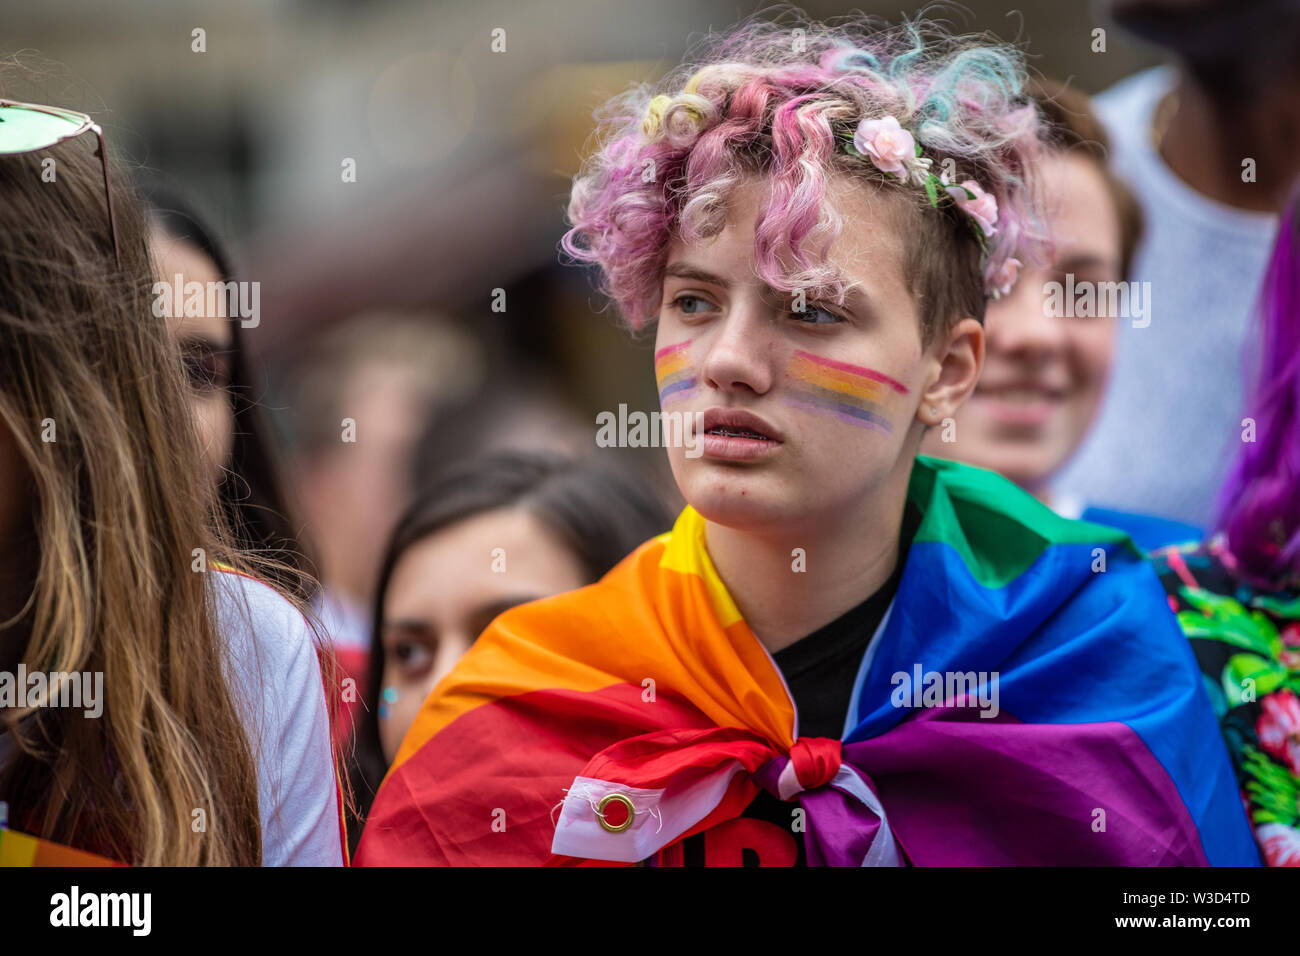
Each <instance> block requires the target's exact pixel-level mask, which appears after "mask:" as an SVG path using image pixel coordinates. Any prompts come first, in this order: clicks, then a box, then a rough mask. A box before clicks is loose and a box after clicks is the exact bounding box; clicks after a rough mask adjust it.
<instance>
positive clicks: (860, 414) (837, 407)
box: [785, 392, 894, 435]
mask: <svg viewBox="0 0 1300 956" xmlns="http://www.w3.org/2000/svg"><path fill="white" fill-rule="evenodd" d="M785 403H786V404H787V405H796V406H798V407H800V408H803V409H806V410H807V411H810V412H823V413H826V412H829V413H830V414H832V415H834V416H835V417H836V418H838V419H840V420H841V421H844V422H848V423H849V424H850V425H863V426H866V427H867V428H874V429H875V430H876V431H879V432H884V433H885V434H887V435H888V434H891V433H892V432H893V430H894V426H893V425H891V424H890V423H889V422H888V420H886V419H884V418H882V417H881V416H879V415H875V414H873V413H871V412H869V411H867V410H866V409H863V408H854V407H852V406H850V405H842V404H840V403H838V402H828V401H826V400H824V399H820V398H817V397H816V396H812V395H805V394H802V393H799V392H792V393H790V394H787V395H786V397H785Z"/></svg>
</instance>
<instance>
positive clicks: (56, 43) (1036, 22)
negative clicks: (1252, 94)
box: [0, 0, 1154, 543]
mask: <svg viewBox="0 0 1300 956" xmlns="http://www.w3.org/2000/svg"><path fill="white" fill-rule="evenodd" d="M759 6H760V5H757V4H755V5H746V4H739V3H723V2H718V0H654V2H647V0H442V2H440V0H432V2H430V0H328V2H327V0H221V2H219V3H215V2H212V0H131V2H129V3H128V2H122V0H112V2H106V0H0V23H3V30H2V31H0V53H2V54H4V55H14V54H18V55H19V56H20V57H21V58H23V59H28V58H31V60H32V62H34V63H37V64H38V65H42V66H43V67H45V66H48V67H49V70H48V73H47V74H46V76H45V78H44V80H43V81H42V84H41V89H39V90H35V91H21V92H23V93H24V94H25V95H26V96H27V97H29V98H33V99H35V98H38V97H39V101H41V102H46V103H53V104H59V105H64V106H70V107H75V108H81V109H84V110H86V111H87V112H90V113H92V114H93V115H95V116H96V118H97V119H99V120H100V122H101V123H102V124H103V126H104V127H105V131H106V134H107V136H108V141H109V143H110V147H111V148H112V149H114V150H116V151H117V152H118V154H119V155H120V156H122V157H123V158H125V159H126V160H127V161H128V162H129V163H130V164H132V165H134V166H137V167H139V168H140V172H141V174H142V175H144V176H147V177H149V178H153V179H161V180H162V181H164V182H166V183H169V184H170V185H172V186H173V187H175V188H177V189H179V190H180V191H181V192H182V193H183V194H185V195H186V196H188V197H189V198H190V199H191V200H192V201H193V202H194V204H195V205H196V206H197V207H198V208H199V209H200V210H201V211H203V212H204V213H206V214H207V216H208V218H209V219H210V220H211V222H212V224H213V225H214V226H215V228H216V230H217V231H218V232H219V233H220V234H221V236H222V237H223V238H224V239H225V240H226V241H227V243H228V244H229V245H230V246H231V248H232V250H233V252H234V257H235V259H236V262H237V264H238V268H239V272H240V278H244V279H249V280H256V281H259V282H260V283H261V293H262V295H261V312H262V320H261V324H260V326H259V327H257V328H256V329H252V330H249V334H248V336H247V341H248V342H249V343H250V344H251V347H252V348H253V350H254V351H255V352H256V353H257V354H258V355H259V356H260V358H261V359H262V360H263V361H264V362H265V363H266V367H267V369H268V370H269V386H268V391H267V395H268V396H269V400H270V401H269V403H270V404H271V405H272V406H273V408H274V409H276V411H277V417H278V420H279V422H280V426H281V433H282V435H283V437H284V440H285V442H286V447H287V449H288V450H290V451H293V449H294V448H295V446H296V444H298V445H300V444H301V443H302V441H303V432H304V431H311V428H307V429H304V428H303V426H302V423H301V421H298V422H295V420H294V416H293V411H294V409H293V407H292V406H293V404H294V401H295V398H294V395H295V394H298V392H301V391H302V390H303V389H305V390H306V393H312V394H315V395H317V399H316V400H315V404H314V405H313V406H312V407H313V408H321V409H324V408H326V407H327V406H330V404H331V403H330V402H324V401H321V400H319V395H320V393H321V392H322V391H325V392H328V391H329V389H330V385H331V381H332V380H330V379H329V378H328V377H327V378H326V379H325V382H324V385H323V386H322V383H321V380H320V374H318V375H317V376H316V378H315V380H309V381H308V382H307V384H306V385H302V384H301V381H300V379H301V376H298V375H297V372H296V370H295V365H297V364H299V363H300V362H301V361H302V360H303V357H304V356H310V355H313V354H315V353H316V352H317V351H319V349H318V348H317V347H318V346H320V345H321V343H325V342H328V341H329V340H330V338H331V336H330V335H329V334H327V333H328V332H329V330H330V329H331V328H333V327H337V326H340V325H342V324H345V323H346V321H347V320H348V319H349V318H353V319H355V318H356V317H357V316H363V317H364V316H366V315H373V314H375V313H384V314H386V315H389V316H391V315H402V316H406V317H408V318H410V317H414V320H415V321H416V322H417V323H418V322H420V321H426V322H427V323H429V324H430V326H437V328H438V329H439V330H440V331H438V332H437V335H445V333H446V330H447V328H452V329H454V330H455V332H456V334H457V335H459V336H460V340H461V344H460V345H457V346H456V348H461V349H462V350H463V353H457V356H458V357H457V358H456V360H455V361H453V362H451V363H450V364H451V365H452V366H454V369H453V371H454V372H455V373H456V374H455V375H454V376H453V377H454V378H455V387H454V388H453V387H451V386H450V385H447V387H442V386H444V385H446V382H444V381H437V382H431V383H427V384H428V385H429V389H426V391H430V394H433V393H437V395H438V400H439V401H441V402H442V403H443V406H444V407H445V408H448V409H452V410H456V409H464V408H465V400H466V396H467V395H469V396H471V398H472V396H473V395H474V394H476V390H477V394H483V393H484V391H483V390H486V393H487V394H490V395H493V396H495V397H496V400H495V401H494V402H493V403H491V404H490V405H486V406H485V405H484V404H483V403H479V404H478V405H477V411H478V412H479V413H480V414H481V415H482V416H484V417H485V418H487V419H488V421H486V422H479V423H478V425H477V427H464V426H463V424H462V427H460V428H459V429H456V428H442V429H440V428H435V429H434V430H433V434H436V435H439V436H441V438H440V439H439V440H438V441H436V442H434V443H432V444H430V443H429V442H428V441H427V440H426V442H425V443H424V444H425V447H424V449H423V450H422V451H420V450H416V451H414V452H412V453H411V454H410V455H408V456H407V458H406V459H405V460H406V461H407V462H408V463H409V464H411V465H413V466H414V467H415V468H416V469H417V470H427V469H430V468H433V467H436V466H437V464H439V459H440V457H445V456H446V455H451V454H462V453H465V452H467V451H470V450H473V449H471V448H467V447H465V446H466V445H467V444H468V445H475V444H478V443H487V444H490V443H492V442H493V441H497V442H499V441H504V440H506V438H505V437H503V436H509V440H510V441H512V442H514V443H530V442H531V443H534V444H542V445H554V444H561V445H569V446H571V447H575V448H580V447H582V446H583V445H584V444H585V445H587V446H590V445H592V444H593V437H592V436H594V432H595V425H594V419H595V414H596V412H597V411H599V410H603V409H610V410H615V409H617V408H618V405H619V403H621V402H626V403H628V404H629V406H630V407H632V408H640V409H644V410H652V409H655V408H657V396H656V392H655V385H654V377H653V373H652V368H651V362H650V358H649V352H650V342H649V341H643V342H640V343H630V342H629V341H628V338H627V336H626V335H625V334H624V333H623V332H622V331H621V330H620V329H619V327H618V325H617V320H616V315H615V313H614V311H613V310H612V308H606V307H605V306H604V303H603V302H602V301H601V300H600V298H599V297H598V295H597V294H596V293H595V292H594V290H593V287H592V284H591V281H590V277H589V276H588V275H587V274H585V273H584V272H583V271H582V270H580V269H577V268H573V267H566V266H561V265H560V264H559V262H558V254H557V242H558V240H559V239H560V236H561V234H562V233H563V231H564V222H563V210H564V206H565V200H566V194H567V190H568V186H569V183H570V179H571V177H572V176H573V174H574V173H575V171H576V169H577V166H578V162H579V156H580V153H581V149H582V146H583V143H584V141H585V140H586V139H587V137H588V136H589V134H590V132H591V130H592V122H591V119H590V117H591V112H592V110H593V108H594V107H596V106H597V105H598V104H599V103H600V102H601V101H603V100H604V99H605V98H606V97H608V96H609V95H611V94H613V93H615V92H619V91H621V90H623V89H625V88H626V87H627V85H628V84H629V83H631V82H634V81H644V80H654V79H657V78H658V76H659V75H661V74H662V73H663V72H664V71H666V70H667V69H669V68H671V67H673V66H675V65H676V64H677V63H678V61H679V60H680V58H681V56H682V54H683V52H684V50H685V49H686V48H687V46H688V45H689V44H690V42H691V41H692V39H695V38H698V37H699V36H700V34H701V33H702V32H704V31H707V30H708V29H709V28H710V27H711V26H712V27H718V28H720V27H725V26H727V25H729V24H731V23H733V22H734V21H736V20H737V19H739V18H741V17H743V16H746V15H748V14H750V13H753V12H754V11H755V10H756V9H758V8H759ZM1017 6H1018V10H1019V11H1020V12H1011V13H1009V12H1008V11H1007V8H1006V5H1005V4H1002V3H997V4H995V3H992V2H986V0H968V4H967V5H966V6H964V7H955V6H954V7H944V8H940V9H939V13H940V15H941V16H943V17H944V18H945V19H948V20H950V21H951V22H953V23H954V25H955V26H956V27H957V28H959V29H962V30H990V31H992V32H994V33H996V34H998V35H1000V36H1001V37H1003V38H1004V39H1011V40H1018V41H1020V42H1022V43H1024V44H1025V45H1026V47H1027V50H1028V52H1029V53H1030V55H1031V62H1032V64H1033V66H1034V67H1035V68H1036V69H1038V70H1040V71H1042V72H1044V73H1047V74H1050V75H1054V76H1057V77H1061V78H1070V79H1072V80H1073V81H1074V82H1075V83H1077V85H1078V86H1079V87H1080V88H1082V89H1083V90H1085V91H1087V92H1097V91H1099V90H1101V89H1104V88H1105V87H1107V86H1108V85H1110V84H1111V83H1113V82H1114V81H1116V80H1118V79H1120V78H1121V77H1123V76H1125V75H1128V74H1129V73H1131V72H1134V71H1135V70H1137V69H1140V68H1142V67H1144V66H1147V65H1150V64H1151V63H1152V62H1154V56H1153V55H1152V54H1151V53H1150V52H1149V51H1143V50H1141V49H1139V48H1138V47H1137V46H1136V45H1135V43H1134V41H1132V40H1131V39H1130V38H1128V37H1126V36H1124V35H1123V34H1122V33H1120V32H1119V31H1118V30H1116V29H1113V28H1112V27H1111V25H1110V24H1108V23H1106V22H1105V20H1104V19H1103V14H1102V12H1101V10H1100V8H1099V7H1097V6H1095V5H1090V4H1088V3H1085V2H1061V0H1024V2H1022V3H1019V4H1018V5H1017ZM863 8H864V9H866V10H867V11H868V12H872V13H877V14H880V15H882V16H892V17H895V18H896V17H898V15H899V14H900V12H902V11H901V9H900V7H899V6H898V5H897V4H895V3H893V2H890V3H883V2H872V3H866V4H863ZM805 9H806V10H807V11H808V12H809V13H810V14H812V15H814V16H817V17H828V16H835V15H838V14H842V13H845V12H847V9H848V8H847V7H842V6H840V5H838V4H834V3H828V2H824V0H811V2H809V3H807V4H806V5H805ZM909 12H915V11H909ZM1098 27H1102V28H1104V29H1106V30H1107V37H1106V50H1105V52H1104V53H1098V52H1093V46H1094V35H1093V31H1094V30H1095V29H1096V28H1098ZM196 30H201V31H202V34H201V38H202V42H203V46H204V48H205V49H204V52H196V49H195V47H196V44H197V42H198V40H197V37H196V33H195V31H196ZM497 30H500V31H504V33H503V34H497V36H498V38H503V39H504V46H505V49H504V51H503V52H493V49H492V44H493V37H494V31H497ZM15 92H16V91H6V92H5V95H11V96H12V95H15ZM348 161H354V162H355V182H345V181H344V178H345V177H344V176H343V169H344V165H345V163H347V162H348ZM498 289H500V290H504V293H505V304H506V308H505V310H504V311H494V310H493V308H492V304H493V297H494V290H498ZM349 341H351V342H352V344H351V345H348V344H347V343H348V342H349ZM430 341H436V338H434V339H430ZM466 341H468V342H470V343H471V344H470V345H468V346H466V345H464V342H466ZM338 342H343V343H344V345H342V346H340V345H339V344H338ZM350 348H357V349H360V350H361V351H365V346H364V336H363V337H362V339H361V340H360V344H358V340H357V338H356V336H353V337H352V338H351V340H350V339H349V337H348V336H347V335H343V336H341V337H336V341H335V342H334V344H333V345H332V346H329V347H327V348H324V350H325V352H326V353H331V350H332V353H331V354H333V355H334V356H335V359H337V355H338V354H339V352H340V349H342V352H343V354H345V355H346V354H347V350H348V349H350ZM377 351H378V353H382V352H383V350H382V349H379V350H377ZM419 354H420V351H419V349H418V348H416V347H415V346H412V347H411V349H410V350H409V355H410V357H411V358H412V360H413V363H414V373H413V374H415V375H416V377H418V376H419V374H420V370H421V369H424V370H426V374H427V375H428V376H430V377H447V376H450V375H451V372H450V371H449V370H448V368H447V365H448V363H445V362H444V363H441V364H440V363H438V362H429V363H424V364H420V363H419V362H416V361H415V357H417V356H418V355H419ZM382 360H383V359H382V354H380V357H379V358H377V359H376V361H380V362H381V364H380V366H379V368H380V370H381V372H380V375H379V378H380V379H382V378H383V375H382V369H383V368H384V366H383V365H382ZM315 368H316V370H317V372H318V373H319V372H320V370H321V369H324V370H325V374H327V375H328V374H337V375H339V376H340V378H339V379H338V380H337V381H336V382H335V385H336V388H337V393H338V395H337V397H338V402H336V403H334V404H333V407H330V408H329V409H328V412H329V414H333V415H336V414H338V413H339V412H340V411H341V412H342V413H343V414H348V412H349V408H344V407H342V406H348V405H349V403H351V405H353V406H357V407H360V405H361V404H362V401H363V400H362V398H358V397H355V396H356V395H358V394H360V393H358V391H357V390H358V389H361V390H362V392H363V393H364V392H365V386H364V383H365V382H366V381H369V380H370V379H367V378H366V375H372V372H373V369H372V370H371V371H370V372H367V373H366V375H361V374H360V373H358V376H359V377H356V378H353V379H349V380H348V381H343V380H342V376H343V375H344V373H343V372H338V373H334V372H331V371H330V369H331V368H332V366H330V365H329V363H328V362H325V363H324V364H323V365H322V364H317V365H316V366H315ZM408 374H411V370H410V369H406V370H404V371H402V373H401V375H402V376H407V375H408ZM372 378H373V375H372ZM448 380H449V379H448ZM295 382H297V383H298V385H295V384H294V383H295ZM358 382H360V383H362V384H361V385H358V384H357V383H358ZM300 386H301V387H300ZM295 389H297V391H295ZM440 389H441V390H440ZM416 392H419V389H416ZM404 394H414V393H404ZM340 403H341V405H340ZM320 414H322V415H323V414H326V412H325V411H322V412H321V413H320ZM381 414H382V413H381ZM394 414H395V413H394ZM448 414H451V413H450V412H449V413H448ZM317 424H321V423H317ZM329 427H331V428H332V427H334V425H333V424H330V425H329ZM422 430H425V431H427V429H424V427H423V426H417V425H404V426H403V430H401V438H400V441H401V442H407V443H409V442H412V441H415V440H416V439H415V438H414V437H413V436H414V435H415V434H416V433H417V432H420V431H422ZM620 454H623V455H625V456H627V459H628V460H629V462H631V463H634V464H637V465H639V466H641V467H643V468H644V469H646V470H648V471H650V472H651V473H653V474H654V475H655V476H656V480H657V481H658V482H659V484H660V487H662V488H664V489H665V494H666V495H667V496H668V497H669V498H670V499H671V498H672V496H673V494H674V492H673V490H672V488H671V482H670V481H669V480H667V467H666V463H665V461H664V456H663V454H662V452H660V451H658V450H655V449H650V450H644V451H639V450H630V449H629V450H626V451H623V452H620ZM402 460H403V459H401V457H400V456H397V457H394V458H393V459H392V462H393V463H392V464H391V465H390V466H386V467H393V468H398V467H405V465H402V464H400V462H401V461H402ZM350 480H351V479H350ZM366 480H369V479H364V478H357V479H355V481H366ZM343 484H346V482H344V483H343ZM302 495H303V492H302V490H301V488H300V489H299V495H298V496H299V497H301V496H302ZM327 507H329V506H328V505H327ZM333 507H338V506H337V505H336V506H333ZM383 531H384V529H377V531H376V533H378V534H382V533H383ZM345 543H346V542H345Z"/></svg>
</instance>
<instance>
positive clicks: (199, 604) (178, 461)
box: [0, 69, 345, 866]
mask: <svg viewBox="0 0 1300 956" xmlns="http://www.w3.org/2000/svg"><path fill="white" fill-rule="evenodd" d="M11 74H12V75H11ZM10 81H12V82H13V83H14V84H15V85H23V86H26V87H30V86H33V85H35V83H34V82H33V77H31V76H29V75H28V74H27V72H26V71H23V70H21V69H12V70H10V69H7V70H6V74H5V76H4V77H3V78H0V89H3V90H5V92H6V93H7V92H8V86H9V83H10ZM0 119H2V120H3V122H2V123H0V675H3V677H4V678H12V677H13V674H14V672H15V671H18V672H19V673H21V672H22V669H25V670H26V672H27V674H28V675H29V678H30V675H33V674H37V673H40V674H45V673H49V674H51V675H53V674H56V673H60V672H61V673H66V674H71V675H72V682H73V683H74V684H76V683H80V684H81V685H82V687H81V689H82V690H83V691H85V690H86V683H87V681H91V680H92V679H93V680H94V681H95V682H97V684H95V685H94V686H98V687H99V688H100V689H101V690H102V695H100V694H99V693H97V692H96V693H95V697H96V698H97V701H95V702H92V701H90V700H87V699H85V698H84V697H83V699H82V704H83V706H81V707H78V706H75V697H74V698H73V701H74V706H68V702H69V701H68V697H67V692H68V690H69V688H68V685H67V683H64V684H63V685H62V686H61V687H60V688H55V687H54V686H53V681H51V683H49V684H46V685H45V686H46V693H44V694H42V693H40V692H39V689H38V690H36V691H35V692H33V689H32V685H31V683H30V680H29V681H22V682H18V683H20V684H21V685H23V686H22V691H23V693H21V694H20V695H18V697H17V699H15V698H14V696H13V695H12V691H13V687H14V683H13V682H9V683H8V692H7V693H3V697H4V699H3V709H2V710H0V794H2V795H3V797H4V799H5V801H6V802H7V803H8V804H9V825H10V826H11V827H14V828H15V829H19V830H26V831H28V832H30V833H32V834H34V835H35V836H37V837H39V838H42V839H44V840H46V841H51V842H53V843H57V844H62V845H66V846H71V847H75V848H77V849H79V850H83V851H89V852H93V853H96V854H99V855H101V856H105V857H109V858H111V859H114V860H118V861H122V862H127V863H132V864H143V865H195V864H203V865H259V864H265V865H285V864H310V865H335V866H337V865H341V864H342V863H343V862H344V859H345V846H344V842H343V838H342V837H343V835H342V829H341V825H342V807H341V795H340V792H339V788H338V781H337V778H336V775H335V772H334V765H333V756H332V751H331V741H330V733H329V717H328V712H327V708H326V701H325V697H324V695H323V694H322V680H321V668H320V665H319V662H318V660H317V655H316V653H315V645H314V643H313V635H312V633H311V629H310V627H309V625H308V623H307V622H306V621H305V620H304V618H303V615H302V614H301V613H300V610H299V608H298V607H297V606H295V601H294V595H293V594H292V593H291V592H281V591H278V590H277V589H276V588H275V587H274V586H272V585H270V584H266V583H263V582H261V581H259V580H257V579H256V578H255V577H254V576H253V575H256V574H260V573H263V569H264V568H265V567H266V564H267V559H265V558H263V557H262V556H259V555H256V554H245V553H241V552H240V551H239V550H238V548H237V547H236V546H235V544H234V543H233V538H232V536H231V535H230V534H229V533H228V532H227V531H225V530H223V526H224V521H223V519H222V514H221V511H220V508H219V507H218V506H217V502H216V494H215V491H216V489H215V487H214V485H213V484H212V482H211V480H210V478H211V472H210V471H209V470H207V469H205V467H204V466H203V462H204V460H205V459H204V456H203V453H202V451H201V445H200V439H199V436H198V434H197V429H196V427H195V423H194V421H193V420H192V417H191V415H190V414H189V403H188V399H189V395H188V392H187V387H186V383H185V380H184V375H183V372H182V367H181V360H180V353H179V350H178V348H177V345H176V342H175V341H174V340H173V339H172V337H171V336H170V335H169V333H168V328H167V326H166V324H165V323H164V322H163V321H162V319H161V318H160V317H158V316H157V315H156V314H155V312H154V305H155V300H154V295H153V285H154V281H155V273H154V264H153V262H152V261H151V258H150V254H149V236H148V227H147V224H146V221H145V215H144V210H143V209H142V207H141V205H140V203H139V202H138V201H137V199H136V197H135V196H134V195H132V194H131V193H130V192H129V191H128V190H127V189H125V188H123V187H122V186H121V183H122V182H123V176H122V170H121V169H120V168H116V165H115V164H114V175H112V176H111V177H110V175H109V173H108V172H107V169H108V166H107V165H101V162H100V159H99V158H98V157H99V156H101V155H103V153H102V151H103V149H104V147H103V145H102V142H101V145H100V153H97V154H95V155H92V153H91V147H92V146H93V145H94V144H93V142H91V140H93V139H94V136H93V135H84V134H78V135H76V136H72V138H71V139H69V140H68V141H67V142H63V143H60V144H59V145H57V146H52V147H47V148H38V147H34V146H32V145H31V138H30V137H29V136H28V135H27V132H31V131H35V133H37V134H39V137H38V138H41V139H43V138H45V133H43V132H41V130H46V131H48V129H49V128H50V125H51V124H54V125H57V126H59V129H60V131H61V132H60V133H59V135H62V136H70V135H71V133H70V130H71V129H73V128H75V127H78V124H79V123H81V124H82V126H81V128H86V127H85V126H84V120H78V118H77V117H70V118H68V117H66V116H65V118H63V119H59V118H58V117H57V116H55V117H52V116H51V114H50V112H49V111H48V110H47V109H37V110H30V109H25V108H24V107H22V106H21V105H13V104H6V105H4V106H3V107H0ZM41 124H44V125H43V126H42V125H41ZM89 129H91V130H92V133H93V132H97V131H95V130H94V128H93V127H90V128H89ZM49 162H54V163H55V167H54V168H57V171H58V172H57V178H49V179H47V178H46V177H45V176H44V175H43V173H44V172H45V164H46V163H49ZM104 163H105V164H107V163H108V159H107V157H105V159H104ZM110 178H111V179H112V180H113V185H112V187H111V189H110V187H109V179H110ZM196 571H197V572H200V573H195V572H196ZM56 690H57V693H55V691H56ZM0 692H3V687H0ZM198 811H202V813H203V816H202V818H201V822H202V824H203V825H202V826H197V825H196V824H197V823H199V822H200V818H199V817H198V816H196V813H197V812H198Z"/></svg>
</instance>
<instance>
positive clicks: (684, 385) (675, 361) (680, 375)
mask: <svg viewBox="0 0 1300 956" xmlns="http://www.w3.org/2000/svg"><path fill="white" fill-rule="evenodd" d="M693 341H695V340H694V339H687V340H686V341H685V342H678V343H677V344H676V345H666V346H664V347H663V348H661V349H660V350H659V351H657V352H655V380H656V381H657V382H658V383H659V404H660V405H663V404H665V403H666V402H667V401H668V400H669V399H673V400H676V399H679V398H687V397H689V396H691V395H694V394H695V386H696V383H697V381H698V378H697V376H696V374H695V366H693V365H691V363H690V361H689V359H688V358H687V355H686V350H687V349H688V348H689V347H690V344H691V343H692V342H693Z"/></svg>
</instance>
